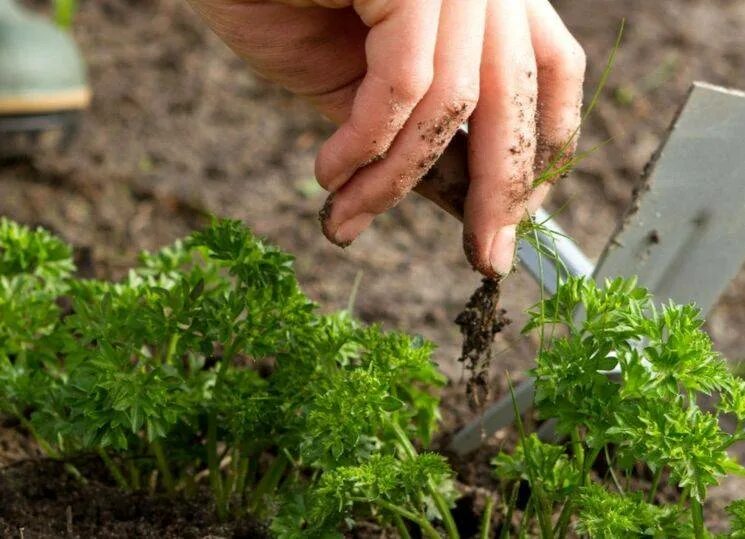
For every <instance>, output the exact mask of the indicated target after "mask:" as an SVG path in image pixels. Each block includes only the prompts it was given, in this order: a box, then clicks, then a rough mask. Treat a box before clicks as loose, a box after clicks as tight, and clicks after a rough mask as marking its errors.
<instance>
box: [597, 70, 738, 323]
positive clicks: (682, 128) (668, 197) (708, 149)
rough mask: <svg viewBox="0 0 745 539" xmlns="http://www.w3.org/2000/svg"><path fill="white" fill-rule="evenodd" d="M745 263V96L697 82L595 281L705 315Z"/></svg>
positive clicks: (608, 248)
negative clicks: (610, 281) (626, 280)
mask: <svg viewBox="0 0 745 539" xmlns="http://www.w3.org/2000/svg"><path fill="white" fill-rule="evenodd" d="M743 260H745V93H743V92H739V91H734V90H728V89H725V88H718V87H715V86H711V85H709V84H704V83H696V84H694V85H693V87H692V88H691V91H690V94H689V96H688V100H687V101H686V104H685V106H684V107H683V108H682V109H681V113H680V115H679V116H678V118H677V120H676V121H675V122H674V123H673V126H672V128H671V130H670V133H669V135H668V138H667V141H666V142H665V143H664V145H663V146H662V147H661V148H660V150H659V151H658V152H657V154H656V155H655V157H654V158H653V160H652V161H651V163H650V165H649V166H648V168H647V171H646V177H645V181H644V182H643V183H642V185H641V187H640V188H638V189H637V191H636V197H635V200H634V203H633V204H632V206H631V207H630V209H629V211H628V213H627V215H626V217H625V218H624V219H623V220H622V221H621V223H620V225H619V227H618V229H617V231H616V233H615V234H614V236H613V237H612V238H611V240H610V241H609V243H608V245H607V247H606V249H605V252H604V254H603V255H602V257H601V259H600V262H599V263H598V264H597V267H596V271H595V278H596V279H598V280H602V279H605V278H613V277H616V276H623V277H631V276H633V275H636V276H638V278H639V284H641V285H643V286H645V287H647V288H649V289H650V290H651V291H652V293H653V294H654V295H655V297H656V298H658V299H659V300H660V301H661V302H664V301H667V300H668V299H672V300H673V301H675V302H676V303H688V302H695V303H696V305H698V307H699V308H701V310H702V311H703V312H704V313H706V312H708V311H709V309H711V307H712V306H713V305H714V303H715V302H716V300H717V299H718V298H719V296H720V294H721V293H722V291H723V290H724V288H725V287H726V286H727V284H728V283H729V282H730V281H731V280H732V278H733V277H734V276H735V275H736V274H737V272H738V271H739V269H740V268H741V266H742V264H743Z"/></svg>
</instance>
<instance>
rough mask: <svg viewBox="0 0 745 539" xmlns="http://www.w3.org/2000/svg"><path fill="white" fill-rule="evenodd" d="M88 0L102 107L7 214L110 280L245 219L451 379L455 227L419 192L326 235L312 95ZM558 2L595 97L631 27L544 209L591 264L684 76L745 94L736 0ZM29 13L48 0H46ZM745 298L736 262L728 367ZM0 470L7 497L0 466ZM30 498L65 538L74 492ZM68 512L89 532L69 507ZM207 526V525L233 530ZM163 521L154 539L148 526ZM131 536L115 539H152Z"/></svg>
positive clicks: (143, 11) (147, 20) (144, 16)
mask: <svg viewBox="0 0 745 539" xmlns="http://www.w3.org/2000/svg"><path fill="white" fill-rule="evenodd" d="M81 4H82V5H81V11H80V13H79V16H78V18H77V21H76V25H75V36H76V38H77V39H78V41H79V43H80V45H81V47H82V50H83V53H84V55H85V57H86V60H87V61H88V63H89V65H90V77H91V81H92V85H93V91H94V99H93V104H92V107H91V109H90V111H88V113H87V114H86V115H85V117H84V119H83V123H82V128H81V132H80V136H79V137H78V139H77V140H76V141H75V142H74V143H73V145H72V147H71V148H70V151H69V152H68V153H67V154H66V155H64V156H59V155H57V154H53V153H48V154H43V155H38V156H35V157H34V158H33V159H31V160H26V161H16V162H13V163H6V164H4V165H2V166H0V215H7V216H9V217H11V218H13V219H16V220H18V221H21V222H25V223H31V224H41V225H44V226H45V227H48V228H50V229H51V230H53V231H54V232H56V233H58V234H60V235H61V236H62V237H64V238H65V239H66V240H68V241H70V242H71V243H73V244H74V245H75V246H76V256H77V260H78V263H79V265H80V267H81V270H82V271H83V272H84V273H86V274H95V275H99V276H118V275H122V274H123V273H124V272H125V271H126V268H127V267H129V266H130V265H131V264H132V263H133V261H134V260H135V259H136V256H137V253H138V251H139V250H141V249H154V248H157V247H159V246H162V245H164V244H166V243H168V242H170V241H172V240H173V239H175V238H177V237H180V236H183V235H184V234H186V233H188V232H189V231H190V230H192V229H193V228H194V227H196V226H198V225H200V224H202V223H203V222H204V221H205V219H206V216H207V215H209V214H211V213H215V214H219V215H226V216H231V217H236V218H240V219H243V220H244V221H246V222H247V223H248V224H249V225H250V226H251V227H252V228H253V229H254V230H255V231H256V232H258V233H259V234H261V235H264V236H266V237H268V238H269V239H271V240H272V241H274V242H276V243H277V244H279V245H280V246H282V247H283V248H284V249H286V250H288V251H290V252H292V253H294V254H295V255H296V257H297V265H296V267H297V270H298V273H299V277H300V280H301V282H302V284H303V285H304V288H305V290H306V291H307V292H308V293H309V294H310V295H311V296H312V297H313V298H314V299H316V300H318V301H319V302H320V303H321V304H322V305H323V307H324V309H329V310H331V309H338V308H342V307H344V306H345V305H346V303H347V300H348V297H349V294H350V292H351V289H352V286H353V282H354V280H355V276H356V275H357V274H358V273H359V272H361V273H362V286H361V287H360V290H359V293H358V294H357V303H356V313H357V315H358V316H359V317H361V318H362V319H363V320H366V321H370V322H373V321H374V322H381V323H383V324H384V325H385V326H387V327H389V328H393V327H395V328H398V329H402V330H405V331H408V332H413V333H419V334H422V335H423V336H425V337H427V338H429V339H432V340H433V341H435V342H436V343H437V344H438V345H439V351H438V353H437V359H438V360H439V361H440V363H441V365H442V367H443V369H444V370H445V371H446V372H447V373H448V374H449V375H450V376H451V377H452V378H453V380H454V383H455V384H460V383H462V382H463V373H462V367H461V366H460V365H458V364H457V362H456V358H457V357H458V355H459V348H460V335H459V331H458V327H457V326H456V325H455V324H454V323H453V320H454V319H455V317H456V315H457V313H458V312H459V311H460V310H461V309H462V307H463V305H464V303H465V302H466V300H467V299H468V297H469V295H470V294H471V292H472V291H473V290H474V289H475V288H476V286H477V285H478V283H479V280H480V278H479V276H478V275H476V274H475V273H473V272H472V271H471V269H470V268H469V266H468V264H467V262H466V261H465V259H464V256H463V254H462V247H461V230H460V225H459V224H458V223H457V222H456V221H455V220H453V219H452V218H451V217H450V216H448V215H446V214H445V213H444V212H441V211H440V210H438V209H436V208H435V207H434V206H433V205H431V204H429V203H426V202H424V201H423V200H421V199H419V198H418V197H410V198H409V199H406V200H405V201H403V202H402V203H401V204H400V205H399V206H398V207H397V208H395V209H394V210H392V211H390V212H389V213H388V214H386V215H384V216H381V217H380V218H379V219H377V220H376V223H375V224H374V226H373V227H372V229H371V230H369V231H368V232H366V233H364V234H363V235H362V237H361V238H359V240H358V241H357V242H355V244H354V245H352V246H351V247H349V248H348V249H346V250H341V249H339V248H337V247H334V246H333V245H331V244H329V243H328V242H327V241H326V240H325V238H324V237H323V235H322V234H320V232H319V226H318V221H317V212H318V209H319V207H320V206H321V205H322V203H323V200H324V193H323V192H322V191H321V190H320V188H318V187H317V186H316V185H315V183H314V181H313V159H314V155H315V152H316V151H317V149H318V148H319V145H320V143H321V142H322V141H323V140H324V138H325V137H326V136H328V135H329V134H330V133H331V131H332V129H331V126H330V125H328V124H327V123H325V122H324V121H322V120H321V119H320V118H319V117H318V116H317V115H316V114H315V113H314V112H313V110H312V109H311V108H310V107H309V106H307V105H306V104H305V103H303V102H301V101H298V100H296V99H293V98H291V97H290V96H288V95H287V94H286V93H285V92H283V91H282V90H280V89H277V88H275V87H272V86H270V85H268V84H266V83H264V82H262V81H261V80H258V79H257V78H256V77H254V76H252V75H251V74H250V73H249V72H248V71H247V70H246V69H245V67H244V66H243V65H242V63H241V62H240V61H239V60H238V59H236V58H235V57H234V56H233V54H232V53H231V52H230V51H228V50H227V48H226V47H225V46H224V45H223V44H222V43H221V42H220V41H219V40H218V39H217V38H216V37H214V36H213V35H212V34H211V33H210V32H209V31H208V30H207V29H206V28H205V27H204V26H203V25H202V24H201V23H200V22H199V21H198V20H197V19H196V17H195V16H194V14H193V13H192V12H191V11H190V9H189V8H188V6H187V5H186V3H185V2H181V1H178V0H97V1H95V2H82V3H81ZM556 4H557V8H558V9H559V11H560V12H561V14H562V15H563V17H564V18H565V21H566V22H567V24H568V26H569V27H570V29H571V30H572V31H573V32H574V33H575V35H576V36H577V37H578V39H579V40H580V42H581V43H582V44H583V45H584V47H585V49H586V50H587V52H588V55H589V63H590V67H589V76H588V82H587V87H586V92H587V93H590V92H592V90H593V89H594V87H595V85H596V84H597V81H598V77H599V74H600V71H601V69H602V67H603V65H604V63H605V58H606V56H607V54H608V52H609V50H610V47H611V45H612V43H613V40H614V38H615V35H616V31H617V28H618V25H619V23H620V21H621V19H622V18H623V17H625V18H626V19H627V29H626V35H625V39H624V44H623V47H622V48H621V50H620V52H619V54H618V61H617V64H616V67H615V69H614V72H613V75H612V77H611V80H610V83H609V85H608V87H607V90H606V91H605V92H604V95H603V97H602V99H601V102H600V104H599V106H598V108H597V110H596V112H595V113H594V114H593V116H592V117H591V119H590V120H589V122H588V124H587V125H586V126H585V129H584V133H583V137H582V140H581V144H580V146H581V148H584V149H588V148H592V147H595V146H597V145H598V144H599V143H601V142H604V141H606V140H608V139H610V142H609V143H608V144H607V145H605V146H604V147H603V148H602V149H599V150H597V151H596V152H594V154H593V155H592V156H590V157H589V158H588V159H586V160H585V161H584V162H582V163H581V164H580V166H579V167H578V169H577V170H576V171H575V172H574V173H573V174H571V175H570V176H569V177H568V178H567V179H565V180H562V181H561V182H559V184H558V185H557V186H556V187H555V188H554V190H553V194H552V196H551V198H550V203H549V206H550V207H551V208H559V207H564V206H565V205H566V207H565V209H564V210H563V211H561V212H560V214H559V216H558V220H559V221H560V222H561V224H562V225H564V226H565V228H566V229H567V230H568V231H569V232H570V233H571V234H572V235H573V236H574V237H575V238H576V239H577V240H578V241H579V244H580V245H581V246H582V247H583V248H584V249H585V250H586V252H587V253H588V254H589V255H590V256H593V257H596V256H597V255H598V254H599V253H600V251H601V250H602V248H603V246H604V243H605V241H606V240H607V238H608V236H609V235H610V234H611V232H612V230H613V229H614V227H615V224H616V222H617V220H618V218H619V217H620V215H621V214H622V213H623V211H624V209H625V207H626V206H627V204H628V203H629V201H630V197H631V192H632V188H633V186H634V184H635V182H636V181H637V178H638V177H639V174H640V172H641V170H642V168H643V166H644V164H645V163H646V161H647V160H648V159H649V157H650V156H651V154H652V152H653V151H654V149H655V148H656V146H657V145H658V143H659V142H660V137H661V136H662V135H663V133H664V132H665V129H666V127H667V125H668V123H669V122H670V120H671V119H672V118H673V116H674V114H675V111H676V109H677V107H678V106H679V104H680V102H681V100H682V99H683V97H684V95H685V93H686V90H687V88H688V86H689V84H690V83H691V81H693V80H706V81H708V82H712V83H717V84H724V85H729V86H735V87H740V88H743V87H745V47H743V37H742V28H745V1H744V0H658V1H655V2H650V1H648V0H647V1H645V0H571V1H570V0H561V1H558V2H556ZM35 5H36V7H41V8H42V9H43V8H45V7H46V2H42V1H41V0H38V1H36V2H35ZM705 180H706V179H702V181H705ZM744 294H745V273H741V274H740V276H739V277H738V278H737V279H736V281H735V282H734V283H733V284H732V285H731V286H730V287H729V288H728V289H727V291H726V293H725V294H724V296H723V297H722V299H721V301H720V302H719V305H718V306H717V307H716V309H715V310H714V312H713V313H712V314H711V316H710V318H709V329H710V331H711V333H712V335H713V337H714V339H715V341H716V344H717V346H718V348H719V349H720V350H722V351H723V352H724V353H725V354H727V355H728V356H730V357H731V358H733V359H740V358H741V357H740V356H741V354H742V353H741V352H740V350H742V349H743V344H745V337H743V335H744V332H743V331H742V330H741V328H742V327H743V325H745V302H744V301H743V297H744ZM537 297H538V288H537V286H536V285H535V284H534V283H533V282H532V281H531V279H530V278H529V277H528V276H526V275H525V274H523V273H521V272H518V273H517V274H516V275H513V276H511V277H510V278H509V279H508V280H507V281H506V282H505V283H503V292H502V298H503V307H504V308H505V309H507V311H508V315H509V317H510V318H512V319H513V320H514V322H515V323H514V324H512V325H511V326H510V327H509V328H506V329H505V332H504V334H503V340H502V341H501V342H499V343H498V346H497V347H498V349H499V353H498V355H497V361H496V362H495V365H494V366H493V373H494V374H495V377H494V378H493V380H494V382H493V385H494V387H495V389H496V391H494V392H493V393H494V394H495V395H496V394H499V393H500V392H503V391H504V386H505V384H504V377H503V376H501V374H502V373H503V372H504V371H505V370H509V371H513V372H514V373H515V377H519V376H520V375H521V374H520V373H521V372H522V371H523V370H524V369H526V368H527V367H529V366H530V358H531V352H532V350H533V347H532V344H531V343H530V341H528V340H526V339H524V338H522V337H520V335H519V328H520V327H521V324H522V322H523V321H524V316H523V315H522V314H521V313H522V311H523V310H524V309H525V307H527V306H528V305H529V304H531V303H532V302H533V301H535V300H536V299H537ZM464 393H465V390H464V389H463V388H462V387H461V386H457V385H456V387H454V388H451V389H449V390H448V391H447V392H446V394H445V398H446V400H445V403H444V413H445V416H446V420H447V421H446V425H445V427H446V429H452V428H454V427H456V426H457V425H460V424H463V423H464V422H465V421H467V420H468V419H469V418H471V417H473V415H472V412H470V411H469V410H468V407H467V406H466V405H465V395H464ZM2 433H3V434H2V435H0V463H10V462H14V461H17V460H18V459H19V458H28V457H29V456H33V455H32V453H33V448H31V447H28V443H27V441H24V439H23V437H22V436H20V437H19V436H18V434H17V432H16V431H15V430H14V429H3V430H2ZM505 436H506V435H505ZM479 455H481V453H480V454H479ZM483 457H484V459H483V460H485V459H486V457H487V455H483ZM462 469H463V470H466V468H462ZM475 469H476V470H477V472H474V473H475V474H476V475H477V476H479V477H480V481H478V483H479V484H482V482H483V481H486V480H485V479H484V478H483V475H484V471H485V467H484V463H483V462H481V460H479V461H478V462H477V464H476V465H475ZM18 470H27V473H28V476H29V479H28V480H27V482H28V484H31V485H33V484H37V483H36V482H38V477H39V476H42V477H43V474H44V469H39V468H38V467H33V466H28V465H23V466H21V467H20V468H18ZM18 470H14V471H13V472H12V477H17V476H15V475H14V474H17V473H21V472H19V471H18ZM467 472H468V470H466V471H464V474H466V473H467ZM471 472H473V470H471ZM471 472H468V473H471ZM40 474H41V475H40ZM471 475H473V473H471ZM2 477H3V479H6V482H5V487H6V488H4V490H3V492H6V493H7V492H8V489H7V484H8V483H7V477H8V476H7V475H3V476H2ZM35 477H36V478H37V479H34V478H35ZM464 479H465V477H464ZM471 479H472V480H473V478H471ZM472 484H473V482H472ZM486 484H488V481H486ZM65 488H67V487H65ZM27 492H28V490H26V489H20V490H17V493H19V494H18V495H19V496H21V498H23V499H25V500H26V502H28V501H29V500H34V504H41V505H40V506H39V507H41V508H42V509H39V511H41V512H39V513H28V514H26V515H25V516H24V515H22V514H19V513H18V512H16V513H13V515H14V516H13V517H12V519H10V520H9V519H8V515H9V513H8V510H7V506H3V504H0V507H2V509H0V519H3V520H2V522H3V526H5V529H4V532H5V533H6V534H8V535H10V536H14V537H16V536H18V534H19V532H18V530H19V529H20V528H22V527H25V528H26V530H27V531H26V535H25V537H30V536H33V532H34V531H35V532H37V533H39V534H42V535H43V533H44V530H49V529H52V530H57V531H59V533H60V534H62V533H66V532H65V531H64V530H65V529H66V528H65V525H66V524H65V521H64V519H63V521H61V522H60V521H59V519H62V518H63V516H64V515H66V507H67V506H68V505H70V503H71V502H70V498H66V497H65V496H78V495H77V494H71V493H70V492H68V491H67V490H64V492H65V494H64V496H61V497H59V501H58V502H57V505H56V506H55V509H54V510H52V509H49V510H48V512H47V513H45V514H48V515H54V516H53V517H49V516H48V517H44V516H43V511H47V510H46V509H43V507H47V505H45V504H47V503H52V502H49V499H57V498H55V496H57V494H58V493H56V492H47V494H44V492H45V491H44V490H43V489H42V490H39V491H38V492H37V493H36V494H24V493H27ZM39 492H41V494H39ZM718 492H719V494H718V495H717V497H715V498H714V499H713V501H712V505H714V506H717V507H721V506H722V505H723V504H724V501H725V500H726V499H727V498H731V497H732V496H736V495H738V492H742V486H741V485H740V486H738V485H737V484H735V485H734V486H733V485H732V484H729V485H724V486H723V487H721V488H720V489H719V490H718ZM47 495H48V496H47ZM90 495H91V496H101V492H100V491H99V492H91V493H90ZM24 496H25V498H24ZM34 496H37V497H34ZM38 496H42V497H41V498H39V497H38ZM44 496H47V498H44ZM49 496H51V498H49ZM5 499H6V501H7V498H5ZM14 499H16V498H14ZM42 499H44V500H47V501H44V502H42V501H41V500H42ZM14 503H22V500H21V501H18V499H16V502H14ZM76 503H83V502H80V500H79V498H78V502H76ZM34 504H29V505H28V507H32V506H34ZM11 505H12V504H11ZM52 505H53V503H52ZM174 511H176V512H177V513H178V514H182V513H181V509H174ZM144 514H146V513H143V515H144ZM75 515H77V513H75ZM44 518H47V519H50V518H53V519H56V522H54V523H52V524H50V523H49V522H48V521H44ZM65 518H66V517H65ZM174 518H176V519H177V518H180V517H178V516H175V517H174ZM73 520H74V523H75V525H76V526H77V525H81V526H82V525H83V524H82V523H81V522H80V521H79V519H78V517H77V516H74V519H73ZM97 522H98V523H99V525H101V526H102V527H101V529H100V530H98V531H95V530H94V528H87V529H86V528H80V529H81V530H84V529H85V530H87V533H86V535H85V536H91V534H93V535H96V536H106V534H107V533H108V536H117V535H116V533H118V532H116V530H117V529H119V528H115V527H113V525H112V527H111V528H109V527H107V525H106V524H104V523H102V522H100V521H97ZM50 526H53V527H51V528H50ZM60 526H62V527H60ZM210 526H212V524H205V527H203V528H202V529H201V531H199V532H198V533H200V534H201V536H206V535H209V534H214V535H220V534H221V533H222V532H221V531H220V530H218V529H217V528H211V527H210ZM75 529H77V528H75ZM162 529H163V528H157V527H155V528H152V529H151V531H152V533H153V534H155V535H157V533H159V532H158V530H161V531H162ZM60 530H61V531H60ZM128 530H129V531H128V532H127V533H124V534H123V535H122V534H120V535H118V536H122V537H125V536H128V534H129V536H133V535H132V534H135V535H138V534H140V533H141V534H142V536H146V535H147V533H150V532H147V533H145V532H144V531H142V532H141V531H137V530H142V529H141V528H131V529H128ZM223 532H225V533H230V532H229V531H225V530H223ZM76 533H82V532H76ZM37 536H38V535H37ZM160 536H166V535H160ZM184 536H187V534H186V532H184Z"/></svg>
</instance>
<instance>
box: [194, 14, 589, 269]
mask: <svg viewBox="0 0 745 539" xmlns="http://www.w3.org/2000/svg"><path fill="white" fill-rule="evenodd" d="M190 2H191V3H192V5H193V6H194V8H195V9H196V11H197V12H199V13H200V14H201V15H202V16H203V17H204V18H205V19H206V20H207V22H208V23H209V24H210V26H211V27H212V28H213V29H214V30H215V32H216V33H217V34H218V35H220V36H221V37H222V38H223V39H224V40H225V41H226V42H227V43H228V45H229V46H230V47H232V48H233V49H234V50H235V52H236V53H238V54H239V55H240V56H242V57H243V58H244V59H245V60H247V61H248V63H249V64H250V65H251V66H252V67H253V69H255V70H256V71H257V72H258V73H259V74H261V75H262V76H264V77H266V78H268V79H270V80H272V81H274V82H277V83H279V84H281V85H283V86H285V87H286V88H287V89H289V90H290V91H291V92H294V93H295V94H297V95H300V96H303V97H305V98H307V99H309V100H310V101H311V102H312V103H313V104H314V105H315V107H316V108H317V109H318V110H319V111H320V112H321V113H323V114H324V115H325V116H326V117H328V118H329V119H330V120H332V121H333V122H335V123H337V124H338V125H339V128H338V130H337V131H336V132H335V133H334V134H333V136H331V138H329V140H327V141H326V142H325V143H324V145H323V147H322V148H321V150H320V152H319V154H318V158H317V160H316V177H317V179H318V181H319V183H320V184H321V185H322V186H323V187H324V188H325V189H327V190H329V191H330V192H331V193H332V194H331V195H330V196H329V202H327V205H326V207H325V208H324V210H323V211H322V212H321V215H322V220H323V229H324V233H325V234H326V236H327V237H328V238H329V239H330V240H331V241H333V242H335V243H337V244H339V245H346V244H348V243H349V242H351V241H353V240H354V239H355V238H356V237H357V236H358V235H359V234H360V233H361V232H362V231H363V230H364V229H365V228H367V227H368V226H369V224H370V223H371V222H372V220H373V219H374V218H375V216H376V215H378V214H380V213H382V212H384V211H386V210H387V209H389V208H391V207H392V206H394V205H395V204H396V203H398V202H399V201H400V200H401V199H402V198H403V197H404V196H405V195H406V194H407V193H408V192H409V191H410V190H411V189H412V188H413V187H414V186H415V185H416V183H417V182H418V181H419V180H420V179H421V177H422V176H423V175H424V174H425V173H426V172H427V170H428V169H429V168H430V167H431V166H432V164H433V163H434V162H435V161H436V160H437V158H438V157H439V156H440V154H441V153H442V151H443V149H444V148H445V147H446V146H447V143H448V142H449V141H450V138H451V137H452V136H453V134H454V133H455V131H456V129H457V128H458V126H459V125H460V124H461V123H463V122H464V121H466V120H468V121H469V130H470V137H469V140H470V142H469V144H470V146H469V169H470V174H471V183H470V187H469V191H468V196H467V198H466V203H465V218H464V246H465V249H466V254H467V256H468V258H469V261H470V262H471V264H472V265H473V266H474V268H476V269H477V270H479V271H481V272H482V273H484V274H486V275H490V276H495V275H497V274H499V275H504V274H506V273H508V272H509V271H510V269H511V267H512V263H513V257H514V251H515V241H516V240H515V236H516V225H517V224H518V223H519V222H520V221H521V220H522V219H523V218H524V217H525V216H526V214H527V213H528V212H533V211H535V210H536V209H537V208H538V206H539V205H540V203H541V200H542V199H543V198H544V196H545V194H546V191H547V189H548V187H549V183H550V182H547V183H544V184H542V185H540V186H538V187H536V188H535V189H534V188H533V179H534V170H538V171H541V170H543V169H545V168H546V167H547V166H548V165H549V164H550V163H552V162H556V161H557V160H558V161H564V160H566V159H568V158H569V156H570V155H571V154H572V153H573V152H574V139H575V138H576V135H577V132H578V129H579V123H580V108H581V101H582V83H583V79H584V71H585V57H584V53H583V51H582V48H581V47H580V46H579V45H578V44H577V42H576V41H575V40H574V38H573V37H572V36H571V34H570V33H569V32H568V31H567V29H566V28H565V26H564V24H563V23H562V21H561V19H560V18H559V16H558V15H557V14H556V12H555V11H554V9H553V8H552V7H551V4H550V3H549V1H548V0H317V1H310V0H284V1H283V2H261V1H251V0H190ZM332 8H333V9H332Z"/></svg>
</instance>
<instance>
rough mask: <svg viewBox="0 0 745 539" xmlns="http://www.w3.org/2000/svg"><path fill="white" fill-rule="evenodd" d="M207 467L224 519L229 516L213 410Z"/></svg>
mask: <svg viewBox="0 0 745 539" xmlns="http://www.w3.org/2000/svg"><path fill="white" fill-rule="evenodd" d="M205 449H206V451H207V468H208V469H209V471H210V486H211V487H212V495H213V496H214V497H215V504H216V506H217V516H218V518H219V519H220V520H221V521H222V520H224V519H225V517H226V516H227V515H226V514H225V513H224V507H223V505H222V503H220V502H221V500H222V475H221V472H220V463H219V461H218V456H217V413H216V412H215V411H214V410H212V411H210V412H209V414H208V415H207V447H206V448H205Z"/></svg>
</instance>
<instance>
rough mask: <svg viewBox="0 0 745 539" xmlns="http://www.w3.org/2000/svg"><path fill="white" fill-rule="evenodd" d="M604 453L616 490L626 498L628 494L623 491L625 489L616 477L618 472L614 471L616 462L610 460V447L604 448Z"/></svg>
mask: <svg viewBox="0 0 745 539" xmlns="http://www.w3.org/2000/svg"><path fill="white" fill-rule="evenodd" d="M603 451H604V452H605V461H606V462H607V463H608V472H610V477H611V479H612V480H613V484H614V485H615V486H616V489H617V490H618V492H619V493H620V494H621V495H622V496H624V495H625V494H626V492H625V491H624V490H623V487H622V486H621V482H620V481H619V480H618V477H617V476H616V471H615V470H614V469H613V466H614V464H615V463H614V462H613V461H612V460H611V458H610V454H609V453H608V446H607V445H605V446H603Z"/></svg>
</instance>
